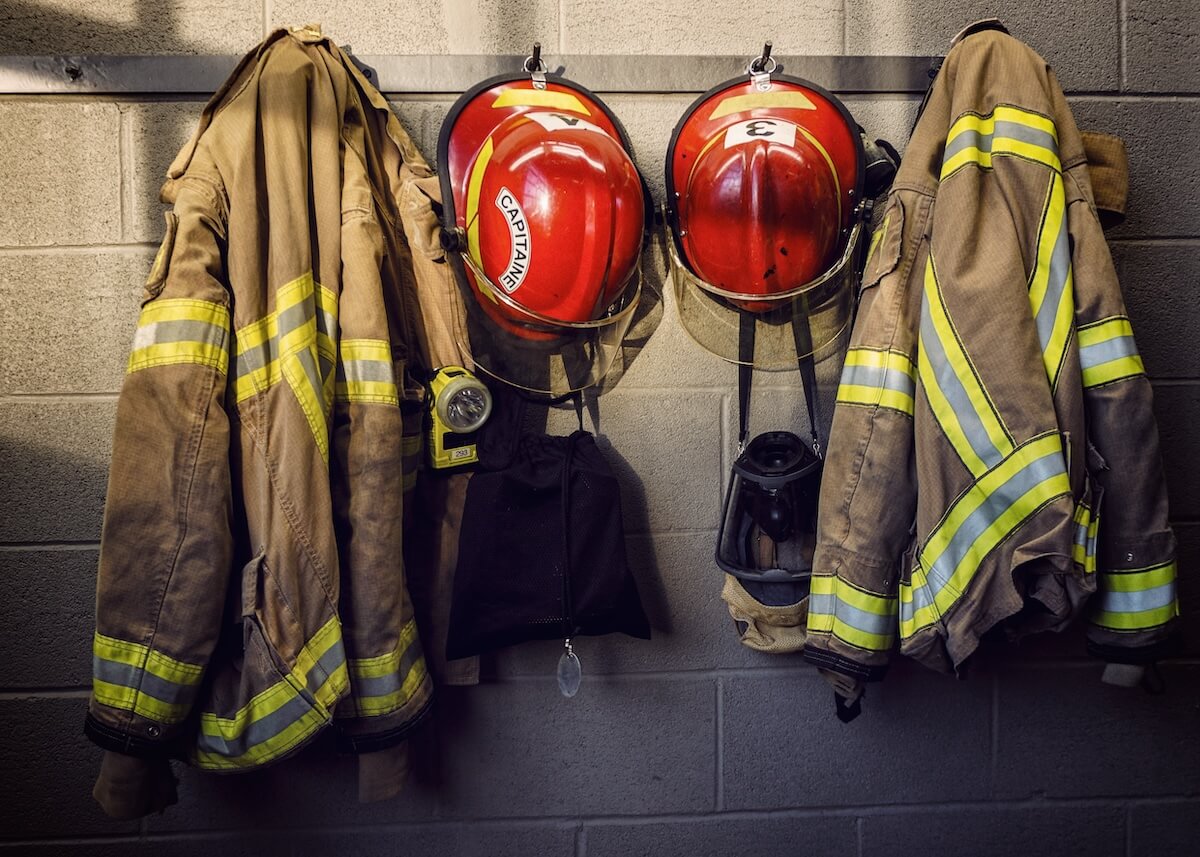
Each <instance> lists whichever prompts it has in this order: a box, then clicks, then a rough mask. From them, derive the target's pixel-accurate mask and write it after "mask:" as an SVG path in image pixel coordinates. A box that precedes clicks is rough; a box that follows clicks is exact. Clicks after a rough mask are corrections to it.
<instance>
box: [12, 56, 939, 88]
mask: <svg viewBox="0 0 1200 857" xmlns="http://www.w3.org/2000/svg"><path fill="white" fill-rule="evenodd" d="M355 59H356V60H357V61H358V62H359V63H360V64H361V65H362V66H364V67H365V68H366V69H368V70H369V72H370V76H371V79H372V80H373V81H374V83H375V85H376V86H377V87H378V88H379V89H380V90H381V91H383V92H386V93H405V92H409V93H413V92H419V93H459V92H462V91H464V90H466V89H469V88H470V87H472V86H473V85H475V84H476V83H478V82H479V81H481V80H483V79H484V78H487V77H491V76H493V75H497V74H503V73H505V72H514V73H515V72H519V71H520V70H521V66H522V63H523V62H524V59H525V58H524V57H521V56H473V55H459V56H451V55H439V56H432V55H399V54H392V55H378V56H370V55H365V56H356V57H355ZM775 59H776V61H777V62H778V63H779V71H780V72H781V73H784V74H789V75H792V76H794V77H801V78H805V79H806V80H811V81H813V82H815V83H819V84H820V85H821V86H824V87H825V88H826V89H830V90H833V91H835V92H841V93H918V94H919V93H922V92H924V91H925V87H926V86H927V85H928V83H929V69H930V64H931V62H932V59H933V58H932V57H917V56H776V57H775ZM543 60H544V61H545V63H546V65H547V67H548V68H550V69H551V70H552V71H558V72H560V73H563V74H566V75H567V76H568V77H570V78H571V79H572V80H574V81H575V82H577V83H580V84H582V85H584V86H586V87H588V88H589V89H591V90H594V91H596V92H606V93H613V92H658V93H671V92H704V91H705V90H707V89H708V88H709V87H711V86H714V85H716V84H718V83H720V82H721V81H723V80H727V79H729V78H732V77H737V76H739V75H742V74H744V73H745V71H746V64H747V62H748V58H747V57H734V56H666V55H654V56H633V55H614V54H592V55H585V54H574V55H570V56H553V55H549V54H547V55H545V56H544V57H543ZM237 61H238V57H233V56H185V55H171V56H107V55H89V56H4V57H0V94H2V95H208V94H210V93H212V92H213V91H214V90H216V89H217V88H218V87H219V86H220V85H221V83H222V82H224V80H225V78H226V77H228V76H229V74H230V73H231V72H232V71H233V68H234V66H235V65H236V64H237Z"/></svg>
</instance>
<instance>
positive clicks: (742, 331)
mask: <svg viewBox="0 0 1200 857" xmlns="http://www.w3.org/2000/svg"><path fill="white" fill-rule="evenodd" d="M738 316H739V320H740V324H739V327H738V446H739V447H741V448H744V447H745V446H746V441H747V440H748V439H749V437H750V385H751V384H752V383H753V381H754V325H755V324H757V323H758V320H757V319H756V318H755V317H754V314H753V313H749V312H746V311H744V310H743V311H742V312H740V313H738Z"/></svg>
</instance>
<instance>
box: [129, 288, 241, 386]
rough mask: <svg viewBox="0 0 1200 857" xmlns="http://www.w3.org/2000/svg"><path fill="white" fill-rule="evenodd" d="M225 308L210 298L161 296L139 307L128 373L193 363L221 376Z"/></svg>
mask: <svg viewBox="0 0 1200 857" xmlns="http://www.w3.org/2000/svg"><path fill="white" fill-rule="evenodd" d="M228 342H229V310H228V309H227V308H225V307H224V306H222V305H221V304H218V303H213V302H211V301H201V300H191V299H187V298H161V299H159V300H155V301H151V302H150V303H148V304H146V305H145V306H144V307H143V308H142V313H141V315H140V316H139V317H138V326H137V331H136V332H135V333H134V335H133V349H132V351H131V352H130V355H129V365H128V367H127V371H128V372H131V373H132V372H137V371H139V370H142V369H149V368H151V367H153V366H166V365H170V364H176V363H194V364H198V365H200V366H208V367H209V368H211V369H216V370H217V371H218V372H220V373H221V374H222V375H224V374H225V373H226V372H227V371H228V368H229V352H228Z"/></svg>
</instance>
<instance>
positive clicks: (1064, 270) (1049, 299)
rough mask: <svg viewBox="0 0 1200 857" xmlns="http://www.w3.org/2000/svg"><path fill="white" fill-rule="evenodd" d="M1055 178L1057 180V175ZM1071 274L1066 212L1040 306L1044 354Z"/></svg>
mask: <svg viewBox="0 0 1200 857" xmlns="http://www.w3.org/2000/svg"><path fill="white" fill-rule="evenodd" d="M1055 180H1056V181H1057V177H1055ZM1070 274H1071V251H1070V246H1069V239H1068V237H1067V215H1066V212H1064V213H1063V216H1062V222H1061V223H1060V224H1059V229H1058V237H1057V238H1056V239H1055V240H1054V250H1053V252H1052V253H1051V254H1050V280H1049V282H1048V283H1047V284H1046V294H1045V296H1044V297H1043V298H1042V305H1041V306H1040V307H1038V314H1037V332H1038V340H1039V341H1040V342H1041V344H1042V353H1043V354H1045V353H1046V350H1047V349H1048V348H1049V347H1050V338H1051V337H1052V336H1054V321H1055V318H1056V317H1057V316H1058V310H1059V304H1061V303H1062V297H1063V292H1064V291H1065V289H1066V287H1067V278H1068V277H1069V276H1070ZM1051 380H1053V379H1051Z"/></svg>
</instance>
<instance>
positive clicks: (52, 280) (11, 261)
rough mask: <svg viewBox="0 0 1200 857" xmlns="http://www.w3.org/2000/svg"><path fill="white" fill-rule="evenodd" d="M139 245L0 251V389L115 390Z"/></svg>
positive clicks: (132, 322) (131, 320) (129, 325)
mask: <svg viewBox="0 0 1200 857" xmlns="http://www.w3.org/2000/svg"><path fill="white" fill-rule="evenodd" d="M153 258H154V254H153V252H151V251H149V250H146V249H143V248H130V249H128V250H114V251H84V252H78V251H73V252H62V253H42V252H37V253H26V252H16V253H10V254H6V255H0V339H3V341H4V342H5V343H6V344H7V346H8V359H6V360H5V361H4V366H3V368H0V393H4V394H7V393H96V392H111V393H115V392H117V391H118V390H120V389H121V381H122V379H123V378H124V377H125V365H126V362H127V361H128V359H129V348H130V343H131V342H132V341H133V331H134V329H135V328H136V327H137V316H138V303H139V300H140V299H141V295H142V283H143V282H145V279H146V273H147V272H148V271H149V270H150V263H151V262H152V261H153Z"/></svg>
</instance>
